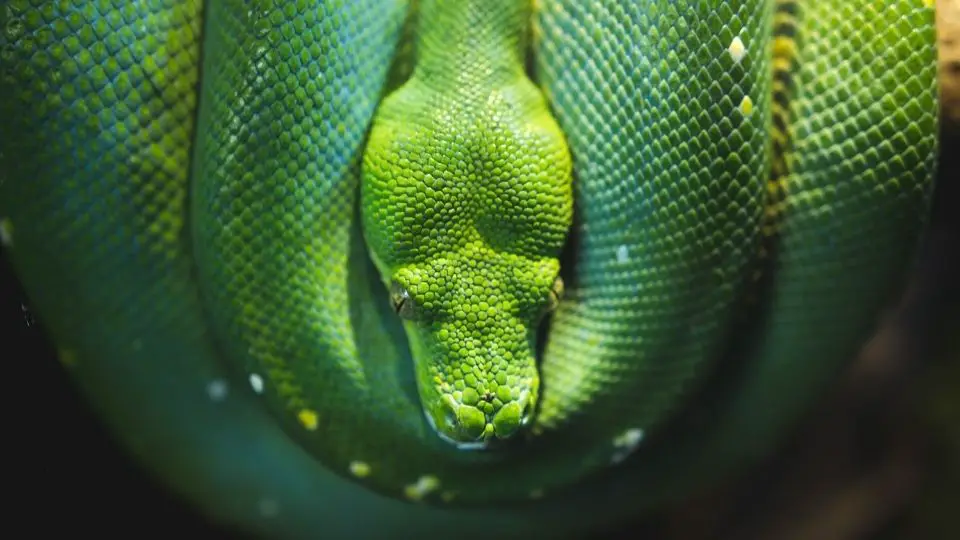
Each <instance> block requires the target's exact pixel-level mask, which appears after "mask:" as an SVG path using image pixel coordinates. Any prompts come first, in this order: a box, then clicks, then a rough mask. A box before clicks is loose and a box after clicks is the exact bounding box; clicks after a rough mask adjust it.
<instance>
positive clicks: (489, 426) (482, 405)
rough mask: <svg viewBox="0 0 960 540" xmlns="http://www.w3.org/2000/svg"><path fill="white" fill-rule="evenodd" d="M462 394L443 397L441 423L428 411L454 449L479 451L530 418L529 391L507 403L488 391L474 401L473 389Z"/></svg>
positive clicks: (527, 421)
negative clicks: (458, 396)
mask: <svg viewBox="0 0 960 540" xmlns="http://www.w3.org/2000/svg"><path fill="white" fill-rule="evenodd" d="M463 394H466V395H465V396H464V395H463ZM463 394H461V396H460V399H456V398H455V397H454V396H451V395H446V396H444V397H443V399H442V421H441V422H435V421H433V420H434V419H433V418H431V415H430V414H427V418H429V419H430V420H431V424H433V427H434V428H435V429H436V431H437V433H438V434H439V435H440V437H442V438H443V439H445V440H447V441H448V442H450V443H451V444H454V445H455V446H457V448H460V449H464V450H480V449H484V448H487V447H488V446H490V444H491V443H493V442H494V441H496V440H505V439H509V438H510V437H512V436H513V435H515V434H516V433H517V432H518V431H519V430H520V428H522V427H523V426H525V425H526V424H528V423H529V422H530V419H531V417H532V410H533V406H532V405H533V400H532V399H531V398H530V394H529V393H528V392H523V393H522V394H521V395H520V396H519V397H518V398H517V399H512V400H510V401H508V402H506V403H503V402H499V401H498V400H497V399H496V398H495V397H492V396H491V395H490V393H486V395H481V396H479V397H478V398H477V400H473V399H471V397H472V395H473V394H475V392H473V393H471V392H464V393H463ZM464 397H466V400H464ZM495 403H498V404H499V406H496V405H495Z"/></svg>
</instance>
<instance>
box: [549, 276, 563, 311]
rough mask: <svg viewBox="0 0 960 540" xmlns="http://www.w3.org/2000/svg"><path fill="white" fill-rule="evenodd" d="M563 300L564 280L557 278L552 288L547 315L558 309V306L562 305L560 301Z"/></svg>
mask: <svg viewBox="0 0 960 540" xmlns="http://www.w3.org/2000/svg"><path fill="white" fill-rule="evenodd" d="M562 299H563V280H562V279H560V276H557V279H555V280H553V285H551V286H550V299H549V301H548V303H547V307H546V310H545V311H546V313H550V312H551V311H553V310H555V309H557V306H559V305H560V300H562Z"/></svg>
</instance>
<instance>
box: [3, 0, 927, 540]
mask: <svg viewBox="0 0 960 540" xmlns="http://www.w3.org/2000/svg"><path fill="white" fill-rule="evenodd" d="M881 4H882V9H881V8H879V7H878V5H881ZM934 15H935V14H934V2H933V1H932V0H887V1H885V2H880V3H878V2H876V1H875V0H635V1H633V0H631V1H625V0H589V1H587V0H536V1H521V0H349V1H344V0H283V1H277V0H155V1H151V2H130V1H123V0H84V1H64V0H6V1H0V119H2V121H0V248H2V249H3V253H4V255H5V256H8V257H9V259H10V261H11V263H12V267H13V269H14V271H15V273H16V275H17V276H18V278H19V279H20V281H21V282H22V285H23V289H24V291H26V294H27V299H28V302H27V304H28V306H29V307H30V311H31V313H33V314H35V316H36V318H37V320H38V322H39V325H40V327H42V328H43V329H44V331H45V332H46V333H47V335H48V337H49V338H50V340H51V341H52V342H53V345H54V346H55V348H56V349H57V350H58V351H60V359H61V362H62V363H63V366H64V369H65V370H68V371H69V373H71V375H72V376H73V378H74V379H75V380H76V381H77V383H78V387H79V388H80V389H81V390H82V392H83V395H84V396H86V398H87V399H88V401H89V402H90V403H91V405H92V409H93V410H94V411H96V412H97V414H98V415H100V416H101V417H102V419H103V425H104V426H105V427H106V428H108V429H109V431H110V433H112V434H113V435H114V436H115V437H116V439H117V440H118V442H119V443H120V444H121V445H122V446H123V447H124V448H127V449H128V450H129V452H130V454H131V456H135V457H136V458H137V459H138V460H139V461H140V462H141V463H142V464H143V465H144V467H145V468H146V469H148V470H149V471H150V472H152V473H154V474H152V475H151V477H154V478H157V479H159V481H160V482H161V483H162V484H163V486H165V487H166V488H168V489H170V490H172V491H173V494H175V495H177V496H179V497H182V498H184V499H185V500H186V501H188V502H189V503H190V504H191V505H192V506H194V507H196V508H197V509H198V510H200V511H201V512H202V513H203V514H204V516H205V517H209V518H211V519H214V520H216V521H217V522H218V523H223V524H224V525H227V526H229V527H232V528H236V529H239V532H242V533H246V534H245V536H246V535H252V536H254V537H262V538H278V539H284V540H285V539H292V540H298V539H303V538H317V537H323V538H334V539H337V538H384V537H400V538H429V537H432V536H435V535H436V534H437V532H438V531H444V532H449V531H456V532H455V535H456V536H457V537H458V539H461V540H467V539H469V540H473V539H477V540H484V539H490V538H498V539H507V538H511V539H512V538H532V537H535V538H541V537H547V538H590V537H593V536H596V534H598V533H599V534H601V535H602V534H603V533H604V532H613V530H612V529H613V528H615V527H616V526H617V525H619V524H623V523H626V522H627V521H628V520H631V519H635V518H637V517H640V515H641V514H643V513H646V512H651V511H656V510H658V509H663V508H664V507H666V506H668V505H673V504H676V503H679V502H681V501H683V500H684V499H686V498H688V497H690V496H692V495H695V494H697V493H699V492H702V491H703V490H705V489H709V488H710V487H712V486H715V485H717V484H720V483H722V482H724V481H725V480H731V479H732V476H733V475H734V474H736V473H738V472H740V471H745V470H747V469H748V467H749V466H750V465H751V464H752V463H756V461H757V460H758V459H760V458H761V457H763V456H766V455H769V454H771V453H772V452H774V451H775V450H776V448H777V447H778V445H779V443H780V442H781V441H783V440H784V439H785V438H786V437H787V435H788V434H789V431H790V430H791V429H792V427H793V426H796V425H797V422H798V421H800V420H801V419H802V418H803V416H804V415H805V414H807V413H808V411H810V410H811V409H812V408H813V407H812V405H814V402H815V401H816V399H817V398H818V396H821V395H823V392H824V390H825V389H827V388H829V387H830V385H831V384H832V383H833V381H835V380H836V378H837V377H838V376H839V375H840V374H842V373H843V371H844V369H845V366H847V365H848V364H849V362H850V361H851V360H852V359H854V358H855V356H856V353H857V351H858V350H859V349H860V347H861V345H862V344H863V343H864V342H865V341H866V340H867V339H868V338H869V335H870V333H871V331H872V330H873V328H874V326H875V323H876V320H877V314H878V313H881V312H882V310H883V308H884V307H885V306H884V303H885V301H886V300H887V299H889V298H892V297H893V296H894V295H895V294H896V293H897V292H898V291H899V290H901V289H902V286H903V284H904V281H905V279H904V277H905V275H906V273H907V271H908V269H909V268H910V264H911V261H912V260H913V257H914V254H915V252H916V250H917V247H918V245H919V240H920V238H921V235H922V233H923V230H924V226H925V224H926V220H927V215H928V211H929V206H930V205H929V203H930V198H931V193H932V191H933V178H934V173H935V164H936V157H937V152H938V142H937V131H938V119H937V111H938V107H937V86H936V82H937V61H936V56H937V51H936V32H935V30H936V29H935V26H934V20H935V18H934ZM547 323H548V324H547ZM5 352H6V351H5ZM27 405H30V404H27ZM26 408H27V409H30V407H29V406H28V407H26ZM48 420H49V419H48V418H46V417H40V419H39V420H38V421H40V422H47V421H48Z"/></svg>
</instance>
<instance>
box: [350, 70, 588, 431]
mask: <svg viewBox="0 0 960 540" xmlns="http://www.w3.org/2000/svg"><path fill="white" fill-rule="evenodd" d="M488 71H489V70H483V71H482V73H487V72H488ZM484 76H485V77H486V76H487V75H484ZM490 77H500V78H502V80H500V81H492V82H491V81H489V80H484V81H480V82H476V84H473V85H472V86H471V88H472V90H471V91H470V92H465V91H463V87H461V86H457V85H454V84H452V85H450V88H451V89H452V90H444V89H443V87H444V84H440V83H438V82H437V81H433V84H429V85H428V84H423V83H422V81H420V80H419V79H418V78H417V77H416V76H415V77H414V78H413V79H412V80H411V81H410V82H408V83H407V84H406V85H404V86H403V87H401V88H400V89H399V90H397V91H396V92H394V93H393V94H391V95H390V96H389V97H388V98H387V99H386V100H385V101H384V102H383V104H382V105H381V108H380V110H379V112H378V113H377V117H376V119H375V121H374V125H373V128H372V129H371V132H370V136H369V139H368V142H367V147H366V150H365V152H364V156H363V180H362V184H361V204H360V208H361V218H362V223H363V231H364V237H365V239H366V241H367V246H368V248H369V249H370V253H371V255H372V258H373V260H374V262H375V263H376V265H377V268H378V270H379V272H380V275H381V277H382V278H383V280H384V282H385V283H386V284H387V286H388V287H389V289H390V298H391V300H392V302H393V305H394V308H395V309H396V311H397V313H398V314H399V315H400V317H402V318H403V320H404V327H405V329H406V332H407V337H408V341H409V343H410V349H411V352H412V354H413V360H414V365H415V369H416V379H417V386H418V389H419V393H420V400H421V403H422V405H423V410H424V412H425V414H426V417H427V419H428V421H429V422H430V423H431V424H432V425H433V426H434V428H435V430H436V432H437V433H438V434H439V435H440V436H441V437H442V438H444V439H446V440H448V441H451V442H453V443H455V444H456V445H457V446H459V447H461V448H478V447H484V446H487V445H488V443H489V442H491V441H493V440H496V439H506V438H509V437H511V436H513V435H515V434H516V433H518V432H520V431H521V429H520V428H521V427H522V426H524V425H525V424H528V423H530V420H531V418H532V416H533V414H534V410H535V409H536V403H537V397H538V388H539V384H540V383H539V376H538V373H537V363H536V358H535V353H534V351H535V345H536V343H535V339H536V337H535V336H536V330H537V326H538V323H539V321H540V320H541V319H542V317H543V315H544V313H545V312H546V311H548V310H549V309H550V308H551V307H552V306H555V305H556V302H557V298H558V296H559V291H560V290H561V287H560V281H559V280H558V275H559V268H560V264H559V260H558V256H559V253H560V249H561V248H562V247H563V243H564V241H565V240H566V236H567V231H568V230H569V228H570V225H571V222H572V217H573V193H572V182H571V169H572V166H571V160H570V154H569V150H568V148H567V146H566V141H565V139H564V138H563V135H562V133H561V132H560V129H559V127H558V126H557V124H556V122H555V121H554V120H553V118H552V117H551V116H550V115H549V113H548V111H547V108H546V103H545V100H544V99H543V97H542V96H541V95H540V94H539V92H538V91H537V90H536V88H535V87H534V86H533V85H532V83H530V81H529V80H527V79H526V78H524V77H523V76H522V72H521V71H517V70H505V71H496V70H494V71H493V75H490ZM458 84H459V83H458Z"/></svg>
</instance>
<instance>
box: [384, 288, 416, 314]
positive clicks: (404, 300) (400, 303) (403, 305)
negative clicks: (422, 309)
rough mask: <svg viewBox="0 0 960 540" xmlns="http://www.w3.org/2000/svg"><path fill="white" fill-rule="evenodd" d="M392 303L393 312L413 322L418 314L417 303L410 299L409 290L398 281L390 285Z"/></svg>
mask: <svg viewBox="0 0 960 540" xmlns="http://www.w3.org/2000/svg"><path fill="white" fill-rule="evenodd" d="M390 303H391V304H393V311H395V312H396V313H397V315H399V316H400V317H401V318H403V319H407V320H412V319H413V318H414V315H415V314H416V307H417V303H416V301H414V299H413V298H411V297H410V293H409V292H408V291H407V289H406V288H405V287H404V286H403V285H400V284H399V283H397V282H396V281H394V282H392V283H391V284H390Z"/></svg>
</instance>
